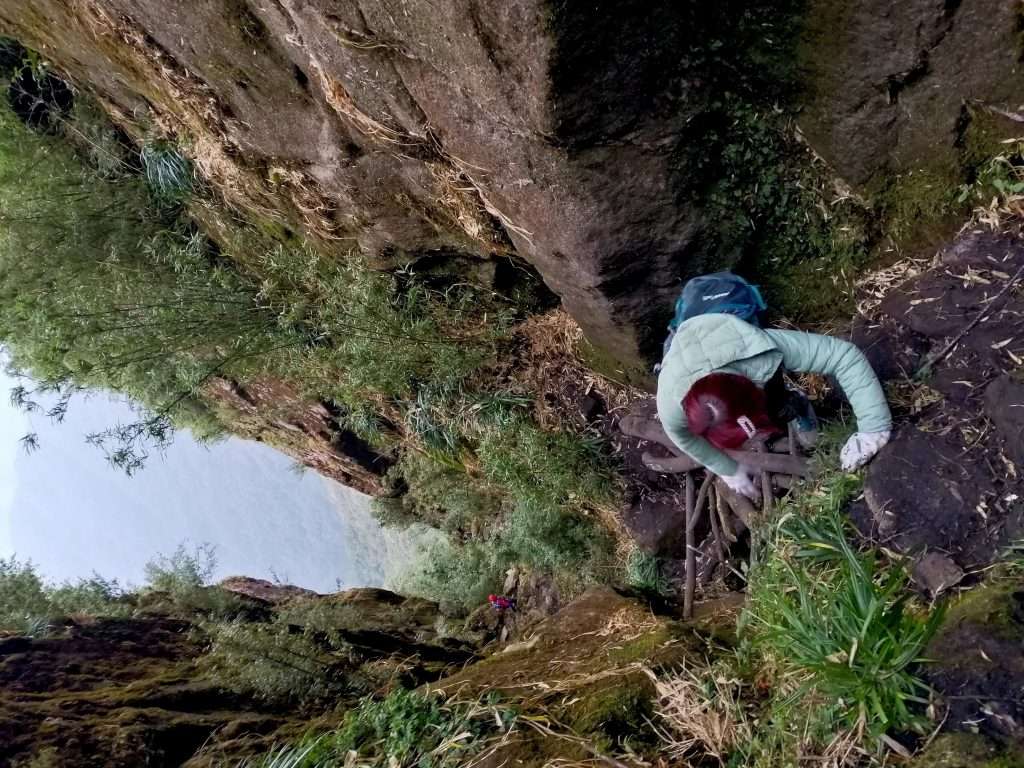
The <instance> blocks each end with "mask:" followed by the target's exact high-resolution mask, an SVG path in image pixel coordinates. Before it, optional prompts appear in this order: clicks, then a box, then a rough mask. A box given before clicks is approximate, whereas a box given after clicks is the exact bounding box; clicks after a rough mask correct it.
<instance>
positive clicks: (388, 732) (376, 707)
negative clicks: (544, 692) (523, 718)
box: [297, 688, 516, 768]
mask: <svg viewBox="0 0 1024 768" xmlns="http://www.w3.org/2000/svg"><path fill="white" fill-rule="evenodd" d="M515 717H516V715H515V712H514V711H512V710H510V709H507V708H503V707H501V706H499V705H498V704H497V702H496V699H491V700H488V701H484V702H479V701H477V702H454V701H448V702H445V701H444V700H443V699H442V698H440V697H438V696H436V695H433V694H427V693H419V692H417V691H408V690H404V689H401V688H398V689H395V690H393V691H392V692H391V693H389V694H388V696H387V697H386V698H384V699H373V698H366V699H363V700H362V701H361V702H360V704H359V706H357V707H355V708H354V709H351V710H349V712H348V713H346V715H345V720H344V722H343V723H342V726H341V727H340V728H339V729H338V730H337V731H335V732H332V733H327V734H321V735H319V736H316V737H309V738H307V739H306V741H305V743H300V744H299V745H298V747H297V749H300V750H301V749H308V750H309V752H308V753H307V755H306V757H305V762H302V763H298V764H297V766H301V768H326V767H327V766H342V765H347V764H351V758H350V757H349V756H350V754H351V753H353V752H354V753H356V754H357V755H358V757H357V758H356V760H357V761H358V763H359V764H360V765H371V766H380V767H381V768H384V766H388V765H402V766H409V768H455V766H461V765H466V764H467V761H469V760H470V759H472V758H473V756H474V755H478V754H479V753H480V751H481V750H482V749H483V748H484V747H485V746H486V745H487V744H488V743H489V742H490V741H491V740H496V739H497V738H498V737H500V736H501V735H503V734H505V733H507V732H508V731H509V730H511V728H512V727H513V726H514V724H515Z"/></svg>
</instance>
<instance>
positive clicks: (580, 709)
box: [556, 670, 655, 741]
mask: <svg viewBox="0 0 1024 768" xmlns="http://www.w3.org/2000/svg"><path fill="white" fill-rule="evenodd" d="M654 696H655V691H654V685H653V684H652V683H651V680H650V678H648V677H647V675H645V674H644V673H643V672H641V671H638V670H635V671H632V672H629V673H626V674H625V675H621V676H618V677H611V678H608V679H606V680H602V681H599V682H597V683H594V684H592V685H589V686H587V687H585V688H582V689H581V690H579V691H577V692H575V694H574V695H573V697H572V699H570V703H569V704H568V705H566V706H565V707H564V708H562V709H560V710H558V711H556V715H557V717H558V720H559V721H560V722H563V723H565V724H566V725H568V726H570V727H571V728H572V729H573V731H575V732H576V733H578V734H581V735H584V736H588V737H591V738H595V737H596V738H595V740H597V741H600V740H602V738H604V739H610V740H615V739H625V738H630V739H633V740H635V739H637V738H640V739H643V737H644V736H645V735H649V734H651V730H650V726H649V724H648V723H649V722H650V721H651V720H652V718H653V704H654Z"/></svg>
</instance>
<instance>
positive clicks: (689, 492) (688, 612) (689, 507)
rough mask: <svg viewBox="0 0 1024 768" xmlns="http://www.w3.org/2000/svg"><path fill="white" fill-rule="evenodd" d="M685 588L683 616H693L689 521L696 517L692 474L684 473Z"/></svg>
mask: <svg viewBox="0 0 1024 768" xmlns="http://www.w3.org/2000/svg"><path fill="white" fill-rule="evenodd" d="M685 482H686V588H685V591H684V592H683V618H684V619H692V618H693V592H694V588H695V587H696V584H697V573H696V565H697V563H696V553H695V552H694V548H693V528H694V526H693V525H692V524H691V521H692V520H693V519H694V518H695V517H696V510H695V509H694V498H693V474H692V473H690V472H687V473H686V481H685Z"/></svg>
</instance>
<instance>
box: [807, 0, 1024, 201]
mask: <svg viewBox="0 0 1024 768" xmlns="http://www.w3.org/2000/svg"><path fill="white" fill-rule="evenodd" d="M1019 35H1020V8H1019V6H1018V5H1017V4H1016V3H1012V2H1005V0H963V2H961V1H960V0H955V1H952V2H943V1H942V0H908V2H903V3H896V4H894V3H890V2H887V0H853V1H852V2H842V1H839V2H837V0H812V2H811V3H810V7H809V13H808V16H807V20H806V25H805V31H804V41H803V45H802V46H801V56H800V63H801V65H802V67H803V68H804V77H805V78H806V85H807V88H808V104H807V109H806V110H805V112H804V114H803V115H802V116H801V119H800V126H801V128H802V129H803V130H804V132H805V134H806V136H807V138H808V140H809V141H810V142H811V143H812V145H813V146H814V148H815V149H816V150H817V151H818V152H819V153H820V154H821V155H822V156H824V157H825V159H826V160H828V161H829V163H830V164H832V165H833V166H834V167H835V169H836V170H837V171H838V172H839V173H840V175H842V176H843V177H844V178H845V179H846V180H847V181H848V182H850V183H852V184H856V185H866V184H867V183H869V182H871V181H879V180H881V179H882V178H883V177H884V176H885V175H886V174H887V173H890V172H897V171H906V170H910V169H913V168H916V167H918V166H921V165H925V166H933V165H935V164H942V163H946V164H948V163H951V162H952V160H953V159H954V157H955V155H956V153H957V152H958V151H960V150H961V149H963V147H962V146H959V140H960V138H961V136H962V132H963V130H964V129H965V127H966V126H965V120H966V119H968V118H969V115H968V113H967V110H966V107H965V105H967V104H968V103H972V102H973V103H981V104H984V105H988V106H991V107H995V108H998V109H1003V110H1007V109H1009V110H1016V108H1017V106H1018V105H1019V104H1020V102H1021V96H1022V94H1024V71H1022V69H1021V44H1020V38H1019Z"/></svg>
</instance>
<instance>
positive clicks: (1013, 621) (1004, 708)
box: [923, 575, 1024, 766]
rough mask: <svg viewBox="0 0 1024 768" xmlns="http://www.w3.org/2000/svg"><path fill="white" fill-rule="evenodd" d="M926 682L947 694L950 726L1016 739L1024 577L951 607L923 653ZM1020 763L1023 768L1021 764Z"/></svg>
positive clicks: (1022, 681) (1023, 653) (1001, 581)
mask: <svg viewBox="0 0 1024 768" xmlns="http://www.w3.org/2000/svg"><path fill="white" fill-rule="evenodd" d="M924 656H925V658H927V659H929V660H930V661H931V663H929V664H927V665H925V666H924V667H923V671H924V674H925V677H926V680H927V682H928V683H929V684H930V685H931V686H932V687H933V688H934V689H935V690H936V692H938V693H939V695H940V696H947V697H948V698H947V703H948V705H949V717H948V720H949V722H950V723H968V722H973V723H976V724H977V727H978V728H979V729H980V731H981V732H982V733H983V734H986V735H989V736H993V737H996V738H1006V739H1019V737H1020V726H1019V725H1018V724H1019V723H1020V722H1024V701H1021V698H1020V692H1021V690H1024V575H1017V576H1015V577H1013V578H1008V577H1005V576H1002V577H999V576H997V577H995V578H993V579H991V581H990V582H989V583H988V584H986V585H983V586H981V587H978V588H977V589H975V590H973V591H972V592H969V593H967V595H965V596H964V597H963V598H962V599H961V600H960V601H958V602H957V603H956V605H954V606H953V607H952V608H951V609H950V611H949V614H948V615H947V617H946V619H945V621H944V623H943V625H942V626H941V627H940V628H939V631H938V632H937V633H936V635H935V637H934V638H933V640H932V641H931V643H930V644H929V645H928V647H927V648H926V649H925V653H924ZM1020 765H1022V766H1024V763H1021V764H1020Z"/></svg>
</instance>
